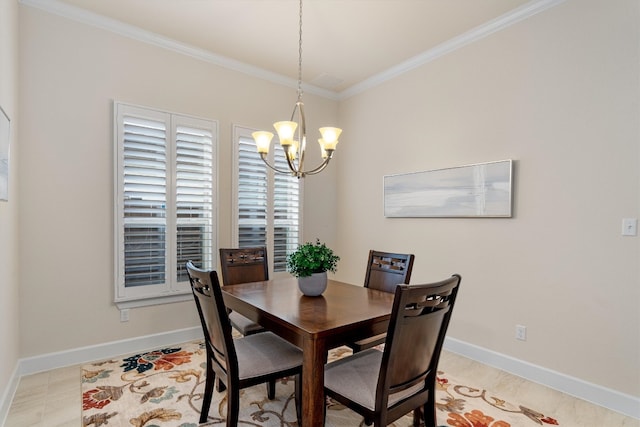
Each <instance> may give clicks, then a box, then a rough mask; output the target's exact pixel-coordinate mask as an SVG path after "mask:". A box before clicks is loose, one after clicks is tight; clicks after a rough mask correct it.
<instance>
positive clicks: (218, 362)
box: [187, 261, 302, 427]
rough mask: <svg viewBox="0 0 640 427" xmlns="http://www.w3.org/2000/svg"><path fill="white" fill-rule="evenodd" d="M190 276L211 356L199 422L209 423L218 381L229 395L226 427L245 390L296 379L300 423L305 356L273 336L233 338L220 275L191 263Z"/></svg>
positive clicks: (233, 420) (235, 416)
mask: <svg viewBox="0 0 640 427" xmlns="http://www.w3.org/2000/svg"><path fill="white" fill-rule="evenodd" d="M187 273H188V274H189V281H190V282H191V290H192V292H193V297H194V299H195V303H196V307H197V309H198V315H199V316H200V322H201V323H202V330H203V333H204V339H205V343H206V352H207V377H206V382H205V391H204V397H203V400H202V410H201V413H200V423H204V422H206V421H207V417H208V414H209V407H210V406H211V398H212V393H213V387H214V383H215V381H216V377H217V379H218V380H219V381H220V382H221V383H223V384H224V386H225V388H226V390H227V427H232V426H233V427H236V426H237V425H238V413H239V410H240V390H241V389H243V388H246V387H251V386H254V385H256V384H261V383H266V382H269V381H275V380H276V379H278V378H283V377H286V376H290V375H295V399H296V415H297V417H298V423H300V420H301V418H300V417H301V407H300V402H301V399H300V398H301V396H302V385H301V381H300V375H301V373H302V351H301V350H300V349H299V348H298V347H296V346H294V345H293V344H290V343H289V342H287V341H285V340H284V339H282V338H280V337H279V336H277V335H275V334H273V333H272V332H264V333H260V334H254V335H249V336H246V337H241V338H237V339H234V338H233V337H232V333H231V323H230V322H229V316H228V315H227V309H226V307H225V304H224V301H223V299H222V290H221V288H220V283H219V281H218V274H217V273H216V272H215V271H205V270H201V269H199V268H197V267H195V266H194V265H193V263H192V262H191V261H189V262H187Z"/></svg>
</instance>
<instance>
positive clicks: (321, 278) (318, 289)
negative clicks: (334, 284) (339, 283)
mask: <svg viewBox="0 0 640 427" xmlns="http://www.w3.org/2000/svg"><path fill="white" fill-rule="evenodd" d="M298 288H299V289H300V292H302V293H303V294H305V295H306V296H308V297H317V296H318V295H322V293H323V292H324V290H325V289H327V272H326V271H325V272H323V273H314V274H312V275H311V276H307V277H298Z"/></svg>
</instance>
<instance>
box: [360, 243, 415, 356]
mask: <svg viewBox="0 0 640 427" xmlns="http://www.w3.org/2000/svg"><path fill="white" fill-rule="evenodd" d="M414 258H415V257H414V255H413V254H397V253H391V252H381V251H374V250H371V251H369V260H368V262H367V273H366V275H365V278H364V286H365V288H371V289H377V290H379V291H384V292H390V293H393V292H395V289H396V286H398V285H400V284H409V280H410V279H411V270H412V269H413V260H414ZM385 337H386V334H379V335H375V336H373V337H368V338H365V339H362V340H359V341H352V342H348V343H347V346H349V347H350V348H351V350H353V352H354V353H357V352H359V351H362V350H366V349H368V348H371V347H375V346H377V345H380V344H383V343H384V340H385Z"/></svg>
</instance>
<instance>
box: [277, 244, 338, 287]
mask: <svg viewBox="0 0 640 427" xmlns="http://www.w3.org/2000/svg"><path fill="white" fill-rule="evenodd" d="M338 261H340V257H339V256H337V255H336V254H334V253H333V250H332V249H331V248H329V247H327V245H325V244H324V243H322V242H320V239H316V242H315V243H311V242H307V243H304V244H302V245H300V246H298V249H296V250H295V251H294V252H292V253H290V254H289V255H287V270H288V271H289V273H291V274H293V275H294V276H295V277H297V278H298V287H299V288H300V290H301V291H302V293H303V294H305V295H307V296H317V295H321V294H322V292H324V290H325V289H326V288H327V271H331V272H332V273H335V272H336V270H337V268H338Z"/></svg>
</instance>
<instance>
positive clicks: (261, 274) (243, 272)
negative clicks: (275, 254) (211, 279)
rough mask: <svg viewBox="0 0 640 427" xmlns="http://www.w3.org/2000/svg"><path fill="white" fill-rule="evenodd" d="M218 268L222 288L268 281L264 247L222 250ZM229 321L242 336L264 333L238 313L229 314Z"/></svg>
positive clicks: (260, 327)
mask: <svg viewBox="0 0 640 427" xmlns="http://www.w3.org/2000/svg"><path fill="white" fill-rule="evenodd" d="M220 266H221V268H222V269H221V272H222V284H223V285H224V286H226V285H236V284H238V283H249V282H261V281H264V280H269V264H268V262H267V249H266V248H264V247H252V248H222V249H220ZM229 321H230V322H231V326H233V327H234V328H235V329H236V330H237V331H238V332H240V333H241V334H242V335H251V334H256V333H258V332H264V328H263V327H262V326H260V325H259V324H257V323H255V322H254V321H252V320H250V319H248V318H247V317H245V316H243V315H241V314H240V313H235V312H230V313H229Z"/></svg>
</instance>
